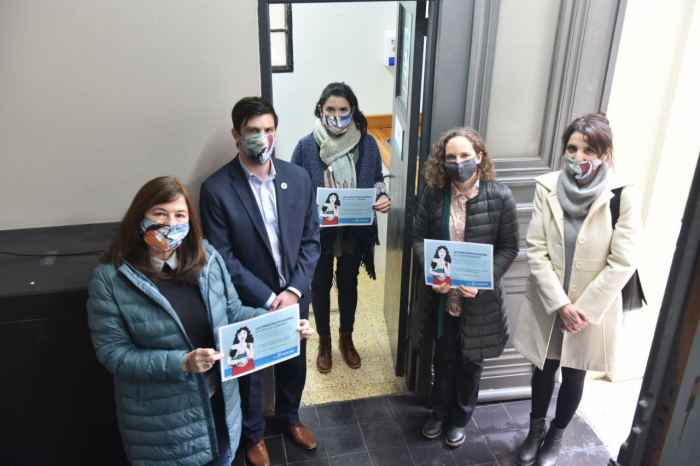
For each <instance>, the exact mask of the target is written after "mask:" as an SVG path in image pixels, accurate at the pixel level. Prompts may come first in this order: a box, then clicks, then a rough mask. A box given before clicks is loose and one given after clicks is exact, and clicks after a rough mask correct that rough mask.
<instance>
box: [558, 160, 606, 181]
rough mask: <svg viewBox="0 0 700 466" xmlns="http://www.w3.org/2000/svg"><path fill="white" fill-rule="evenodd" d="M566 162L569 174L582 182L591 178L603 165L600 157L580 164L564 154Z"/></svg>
mask: <svg viewBox="0 0 700 466" xmlns="http://www.w3.org/2000/svg"><path fill="white" fill-rule="evenodd" d="M564 160H565V161H566V169H567V170H569V173H571V175H572V176H573V177H574V178H575V179H577V180H580V181H583V180H587V179H588V178H590V177H591V176H592V175H593V174H594V173H595V172H596V170H598V167H600V165H601V164H602V163H603V161H602V160H601V159H600V157H598V158H597V159H593V160H584V161H582V162H579V161H578V160H576V159H573V158H571V157H569V156H568V155H566V154H564Z"/></svg>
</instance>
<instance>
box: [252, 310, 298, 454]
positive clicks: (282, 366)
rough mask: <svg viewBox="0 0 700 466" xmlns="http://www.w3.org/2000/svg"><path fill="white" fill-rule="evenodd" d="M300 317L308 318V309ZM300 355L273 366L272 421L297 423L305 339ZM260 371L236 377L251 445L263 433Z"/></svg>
mask: <svg viewBox="0 0 700 466" xmlns="http://www.w3.org/2000/svg"><path fill="white" fill-rule="evenodd" d="M300 315H301V318H302V319H308V318H309V308H308V307H307V308H306V309H303V310H302V311H301V314H300ZM300 346H301V353H300V354H299V356H297V357H295V358H292V359H288V360H286V361H284V362H281V363H279V364H276V365H275V366H273V367H274V371H275V418H276V419H277V420H278V421H279V422H280V423H282V424H289V425H291V424H297V423H298V422H299V405H300V404H301V394H302V392H303V391H304V384H305V382H306V340H305V339H304V340H302V341H301V345H300ZM261 380H262V371H257V372H253V373H252V374H250V375H245V376H243V377H239V378H238V388H239V390H240V391H241V411H242V412H243V429H242V435H243V438H244V439H245V440H246V441H248V442H252V443H257V442H260V441H261V440H262V439H263V435H264V434H265V418H263V414H262V408H263V391H262V384H261V383H260V382H261Z"/></svg>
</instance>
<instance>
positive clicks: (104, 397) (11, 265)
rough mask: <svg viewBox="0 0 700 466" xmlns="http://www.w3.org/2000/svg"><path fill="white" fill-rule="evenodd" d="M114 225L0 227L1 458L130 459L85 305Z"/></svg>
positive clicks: (20, 461) (60, 461) (49, 461)
mask: <svg viewBox="0 0 700 466" xmlns="http://www.w3.org/2000/svg"><path fill="white" fill-rule="evenodd" d="M116 227H117V224H115V223H109V224H94V225H78V226H68V227H53V228H37V229H27V230H10V231H0V252H2V253H3V254H0V445H2V447H0V464H13V465H24V464H27V465H38V464H41V465H66V464H70V465H97V464H99V465H124V464H128V463H127V461H126V456H125V455H124V450H123V447H122V442H121V437H120V435H119V431H118V429H117V420H116V414H115V406H114V388H113V382H112V376H111V375H110V374H109V373H108V372H107V370H106V369H105V368H104V367H102V366H101V365H100V364H99V362H98V361H97V359H96V357H95V352H94V350H93V347H92V344H91V342H90V332H89V329H88V326H87V315H86V311H85V304H86V301H87V286H88V284H89V282H90V279H91V278H92V271H93V269H94V268H95V265H97V262H98V258H99V252H100V251H102V250H104V249H105V248H106V247H107V245H108V244H109V242H110V241H111V239H112V237H113V236H114V233H115V231H116ZM8 252H10V253H15V254H23V255H21V256H20V255H10V254H4V253H8ZM86 253H87V254H86Z"/></svg>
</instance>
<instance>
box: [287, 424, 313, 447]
mask: <svg viewBox="0 0 700 466" xmlns="http://www.w3.org/2000/svg"><path fill="white" fill-rule="evenodd" d="M280 429H282V432H285V433H286V434H287V435H289V437H290V438H291V439H292V440H293V441H294V443H296V444H297V445H299V446H300V447H301V448H303V449H304V450H313V449H314V448H316V439H315V438H314V434H313V433H312V432H311V431H310V430H309V429H307V428H306V426H305V425H304V424H302V423H301V422H299V423H298V424H294V425H291V426H290V425H285V424H280Z"/></svg>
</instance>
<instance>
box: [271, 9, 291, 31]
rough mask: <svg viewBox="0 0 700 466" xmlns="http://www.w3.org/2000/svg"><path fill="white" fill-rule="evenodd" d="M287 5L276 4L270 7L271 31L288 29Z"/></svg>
mask: <svg viewBox="0 0 700 466" xmlns="http://www.w3.org/2000/svg"><path fill="white" fill-rule="evenodd" d="M285 7H286V5H282V4H279V3H277V4H274V5H270V29H286V28H287V13H286V11H285Z"/></svg>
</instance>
